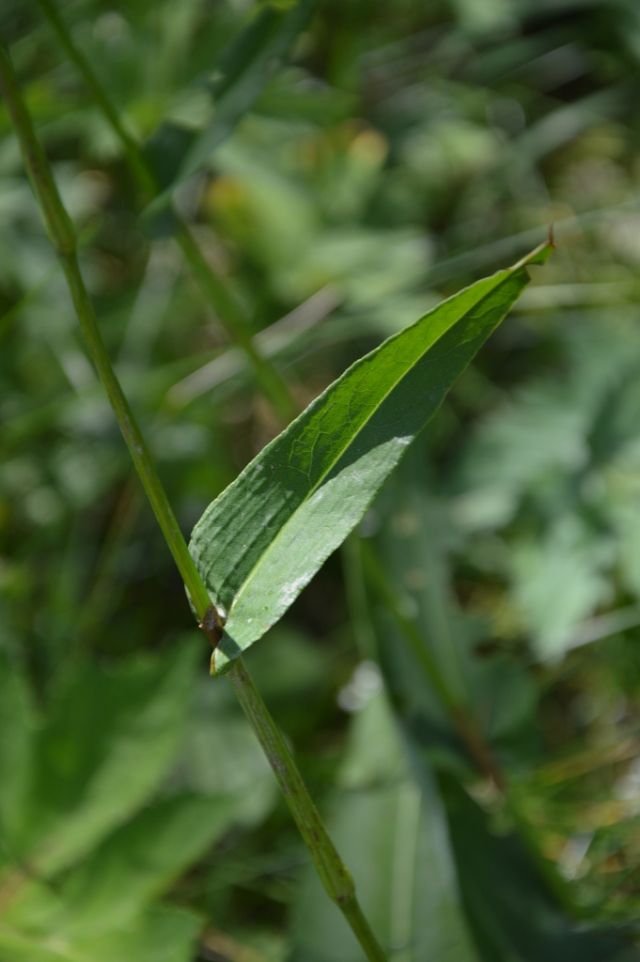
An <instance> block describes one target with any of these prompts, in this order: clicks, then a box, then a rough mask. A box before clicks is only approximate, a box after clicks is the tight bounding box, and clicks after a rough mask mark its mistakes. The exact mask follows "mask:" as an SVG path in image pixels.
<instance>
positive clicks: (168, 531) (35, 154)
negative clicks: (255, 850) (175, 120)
mask: <svg viewBox="0 0 640 962" xmlns="http://www.w3.org/2000/svg"><path fill="white" fill-rule="evenodd" d="M0 90H1V91H2V94H3V97H4V100H5V104H6V106H7V109H8V111H9V114H10V116H11V119H12V121H13V126H14V129H15V131H16V134H17V136H18V140H19V143H20V147H21V150H22V155H23V158H24V163H25V166H26V169H27V172H28V174H29V177H30V180H31V183H32V185H33V189H34V192H35V194H36V196H37V198H38V200H39V202H40V206H41V208H42V212H43V214H44V219H45V222H46V225H47V230H48V232H49V237H50V239H51V242H52V244H53V246H54V248H55V249H56V251H57V253H58V256H59V258H60V261H61V264H62V267H63V270H64V273H65V276H66V279H67V284H68V286H69V290H70V292H71V296H72V299H73V303H74V307H75V311H76V314H77V317H78V321H79V323H80V326H81V329H82V332H83V334H84V337H85V340H86V343H87V348H88V351H89V354H90V356H91V359H92V360H93V362H94V364H95V366H96V369H97V371H98V374H99V376H100V379H101V381H102V384H103V386H104V388H105V390H106V392H107V396H108V398H109V401H110V403H111V406H112V408H113V411H114V413H115V416H116V418H117V421H118V424H119V426H120V430H121V431H122V434H123V437H124V440H125V442H126V444H127V447H128V448H129V453H130V454H131V459H132V461H133V463H134V466H135V469H136V471H137V473H138V475H139V477H140V480H141V481H142V484H143V487H144V490H145V492H146V494H147V497H148V499H149V502H150V504H151V507H152V509H153V512H154V514H155V516H156V519H157V521H158V524H159V525H160V528H161V530H162V533H163V535H164V537H165V540H166V542H167V545H168V547H169V549H170V550H171V553H172V555H173V558H174V560H175V562H176V565H177V567H178V570H179V571H180V574H181V576H182V578H183V581H184V583H185V586H186V588H187V590H188V592H189V595H190V597H191V601H192V604H193V606H194V608H195V610H196V613H197V615H198V618H199V619H200V624H201V626H202V627H204V629H205V632H206V633H208V634H209V635H210V637H212V640H213V635H212V632H213V631H214V628H213V626H210V619H209V617H208V616H209V615H210V614H211V613H212V612H213V613H214V614H217V613H216V612H215V608H214V607H213V605H212V603H211V600H210V598H209V594H208V592H207V589H206V587H205V584H204V582H203V580H202V578H201V576H200V573H199V571H198V569H197V568H196V565H195V563H194V561H193V559H192V557H191V555H190V554H189V550H188V548H187V544H186V542H185V540H184V538H183V536H182V532H181V531H180V527H179V525H178V522H177V519H176V517H175V515H174V513H173V509H172V508H171V505H170V504H169V500H168V498H167V495H166V492H165V490H164V488H163V486H162V483H161V481H160V478H159V476H158V473H157V471H156V469H155V466H154V464H153V461H152V459H151V456H150V453H149V450H148V449H147V447H146V445H145V442H144V438H143V436H142V432H141V431H140V428H139V427H138V425H137V423H136V420H135V418H134V415H133V412H132V411H131V408H130V407H129V404H128V401H127V399H126V397H125V395H124V392H123V390H122V387H121V386H120V382H119V381H118V378H117V376H116V373H115V371H114V370H113V367H112V365H111V361H110V358H109V355H108V352H107V350H106V346H105V344H104V341H103V339H102V335H101V333H100V329H99V326H98V322H97V317H96V314H95V310H94V307H93V303H92V301H91V298H90V297H89V294H88V292H87V289H86V287H85V285H84V280H83V277H82V273H81V271H80V265H79V262H78V256H77V241H76V235H75V230H74V227H73V224H72V223H71V220H70V218H69V215H68V213H67V211H66V209H65V207H64V205H63V204H62V201H61V199H60V195H59V193H58V189H57V187H56V184H55V181H54V179H53V176H52V174H51V170H50V168H49V163H48V161H47V158H46V156H45V154H44V151H43V150H42V147H41V146H40V143H39V141H38V139H37V137H36V134H35V130H34V128H33V124H32V122H31V117H30V116H29V113H28V111H27V109H26V107H25V104H24V101H23V99H22V95H21V93H20V89H19V86H18V82H17V78H16V75H15V72H14V69H13V66H12V64H11V60H10V59H9V55H8V53H7V51H6V50H5V48H4V46H3V45H2V43H0ZM228 675H229V679H230V681H231V684H232V686H233V689H234V691H235V693H236V696H237V698H238V700H239V702H240V704H241V706H242V708H243V710H244V712H245V715H246V717H247V718H248V720H249V722H250V723H251V725H252V727H253V729H254V731H255V732H256V735H257V737H258V740H259V741H260V744H261V745H262V747H263V749H264V752H265V754H266V755H267V758H268V760H269V763H270V764H271V767H272V769H273V771H274V773H275V776H276V778H277V780H278V783H279V784H280V787H281V789H282V792H283V794H284V797H285V800H286V802H287V805H288V806H289V809H290V811H291V813H292V815H293V818H294V821H295V823H296V825H297V827H298V830H299V831H300V834H301V836H302V838H303V840H304V842H305V844H306V845H307V847H308V849H309V852H310V854H311V858H312V860H313V863H314V865H315V868H316V871H317V872H318V875H319V877H320V879H321V881H322V883H323V885H324V887H325V890H326V891H327V893H328V895H329V896H330V898H331V899H332V900H333V901H334V902H335V904H336V905H337V906H338V908H339V909H340V911H341V912H342V914H343V916H344V918H345V920H346V921H347V923H348V924H349V926H350V927H351V929H352V931H353V933H354V935H355V937H356V939H357V940H358V942H359V943H360V946H361V948H362V950H363V952H364V954H365V957H366V958H367V959H368V960H369V962H385V958H386V957H385V954H384V952H383V951H382V949H381V947H380V945H379V944H378V942H377V940H376V937H375V936H374V934H373V932H372V930H371V928H370V926H369V923H368V922H367V920H366V919H365V917H364V915H363V913H362V909H361V907H360V904H359V902H358V898H357V895H356V891H355V885H354V882H353V879H352V878H351V875H350V874H349V871H348V869H347V868H346V866H345V864H344V863H343V861H342V859H341V858H340V855H339V854H338V852H337V850H336V848H335V846H334V844H333V842H332V841H331V838H330V837H329V834H328V832H327V830H326V828H325V826H324V823H323V821H322V819H321V817H320V814H319V812H318V810H317V808H316V806H315V804H314V802H313V800H312V798H311V796H310V794H309V791H308V789H307V787H306V785H305V783H304V780H303V778H302V775H301V774H300V772H299V770H298V767H297V765H296V763H295V761H294V759H293V755H292V754H291V751H290V750H289V748H288V746H287V744H286V742H285V740H284V738H283V736H282V734H281V732H280V731H279V729H278V727H277V725H276V724H275V722H274V720H273V718H272V717H271V715H270V713H269V711H268V709H267V707H266V705H265V703H264V701H263V699H262V696H261V695H260V693H259V691H258V690H257V688H256V687H255V685H254V683H253V681H252V679H251V676H250V675H249V673H248V671H247V669H246V667H245V665H244V664H243V662H242V660H241V659H240V658H237V659H236V660H235V662H234V664H233V666H232V667H231V669H230V671H229V672H228Z"/></svg>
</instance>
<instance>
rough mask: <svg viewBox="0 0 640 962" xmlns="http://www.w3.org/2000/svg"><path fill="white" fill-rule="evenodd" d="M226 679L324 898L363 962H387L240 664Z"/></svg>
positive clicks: (297, 774)
mask: <svg viewBox="0 0 640 962" xmlns="http://www.w3.org/2000/svg"><path fill="white" fill-rule="evenodd" d="M229 679H230V681H231V684H232V685H233V688H234V690H235V693H236V695H237V697H238V701H239V702H240V704H241V705H242V709H243V711H244V713H245V715H246V716H247V718H249V720H250V721H251V724H252V726H253V728H254V730H255V732H256V734H257V736H258V739H259V740H260V744H261V745H262V749H263V751H264V753H265V755H266V756H267V758H268V759H269V762H270V764H271V767H272V768H273V771H274V772H275V775H276V778H277V779H278V782H279V784H280V788H281V789H282V793H283V795H284V797H285V800H286V803H287V805H288V806H289V809H290V811H291V814H292V816H293V819H294V821H295V823H296V825H297V827H298V831H299V832H300V835H301V836H302V838H303V840H304V842H305V843H306V845H307V848H308V849H309V851H310V853H311V857H312V859H313V863H314V865H315V867H316V871H317V873H318V876H319V877H320V880H321V882H322V884H323V885H324V888H325V890H326V892H327V894H328V895H329V897H330V898H331V899H332V900H333V901H334V902H335V903H336V905H337V906H338V908H339V909H340V911H341V912H342V914H343V915H344V917H345V918H346V920H347V922H348V923H349V925H350V926H351V928H352V930H353V932H354V934H355V936H356V938H357V939H358V941H359V942H360V945H361V946H362V948H363V950H364V952H365V955H366V957H367V959H371V960H376V962H384V959H385V958H386V956H385V954H384V952H383V951H382V949H381V948H380V946H379V944H378V942H377V940H376V938H375V936H374V935H373V932H372V931H371V928H370V926H369V923H368V922H367V920H366V918H365V917H364V915H363V913H362V909H361V908H360V905H359V903H358V899H357V896H356V891H355V885H354V882H353V879H352V878H351V875H350V874H349V871H348V869H347V867H346V866H345V865H344V863H343V861H342V859H341V858H340V855H339V854H338V852H337V850H336V848H335V846H334V844H333V842H332V841H331V838H330V837H329V834H328V832H327V830H326V828H325V827H324V823H323V822H322V819H321V817H320V814H319V813H318V810H317V808H316V806H315V804H314V803H313V800H312V798H311V796H310V795H309V792H308V789H307V787H306V785H305V783H304V781H303V779H302V776H301V774H300V772H299V770H298V768H297V766H296V763H295V761H294V760H293V756H292V754H291V752H290V750H289V748H288V746H287V743H286V742H285V740H284V738H283V737H282V733H281V732H280V730H279V729H278V728H277V726H276V724H275V722H274V721H273V719H272V718H271V716H270V715H269V714H268V713H266V712H265V710H264V705H263V702H262V698H261V696H260V693H259V692H258V690H257V689H256V687H255V685H254V684H253V681H252V680H251V677H250V676H249V674H248V673H247V669H246V667H245V666H244V664H243V662H242V661H241V659H240V658H237V659H236V660H235V661H234V663H233V666H232V668H231V669H230V671H229Z"/></svg>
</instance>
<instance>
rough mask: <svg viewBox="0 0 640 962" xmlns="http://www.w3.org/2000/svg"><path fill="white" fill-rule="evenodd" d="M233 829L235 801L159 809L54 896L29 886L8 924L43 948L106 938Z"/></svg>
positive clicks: (198, 800)
mask: <svg viewBox="0 0 640 962" xmlns="http://www.w3.org/2000/svg"><path fill="white" fill-rule="evenodd" d="M234 821H235V815H234V812H233V802H232V799H231V798H230V797H224V796H220V797H219V798H212V797H210V798H203V797H197V796H191V797H189V796H178V797H175V798H170V799H166V800H164V801H161V802H157V803H155V804H154V805H151V806H149V807H148V808H145V809H143V810H142V811H141V812H140V813H139V814H137V815H136V816H134V818H132V819H131V820H130V821H129V822H127V824H126V825H123V826H122V827H120V828H118V829H116V831H115V832H112V833H111V834H110V835H109V836H107V838H106V839H105V840H104V841H103V842H102V844H101V845H100V846H98V847H97V848H96V849H94V850H93V851H92V852H91V854H90V855H89V856H88V857H87V858H86V859H84V860H83V861H82V862H80V863H79V864H78V866H77V867H75V868H74V869H73V870H72V871H71V872H70V873H69V874H67V875H66V876H65V877H64V879H63V880H62V882H60V883H56V885H55V892H54V894H52V890H51V888H50V887H49V886H47V885H38V884H36V885H32V886H27V888H26V890H25V891H24V893H23V894H22V896H21V897H18V898H16V900H15V902H14V903H12V904H11V905H10V907H9V909H8V911H6V912H5V916H4V917H5V920H6V921H7V923H8V924H10V925H11V926H15V928H16V929H19V930H20V931H23V932H28V933H31V934H34V935H35V934H39V935H40V937H41V938H42V939H43V940H45V939H47V938H48V937H50V936H51V934H52V933H55V932H61V933H64V936H65V938H68V939H70V940H76V941H77V940H82V939H84V938H88V937H89V936H91V937H92V938H95V937H97V936H101V935H104V936H105V937H106V936H107V935H109V934H110V933H113V932H116V931H118V930H119V929H121V928H122V927H123V926H127V925H129V924H131V922H132V920H135V919H136V917H137V916H139V915H140V913H141V912H142V911H143V910H144V909H146V907H147V905H148V903H149V902H150V901H151V900H152V899H154V898H156V897H157V896H158V895H159V894H161V893H162V892H163V891H164V890H165V889H166V888H167V886H168V884H169V883H170V882H172V881H173V879H175V878H176V877H177V876H179V875H180V873H181V872H182V871H183V870H184V869H185V868H186V867H187V866H188V865H190V864H191V863H192V862H194V861H195V860H196V859H197V858H198V857H199V856H200V855H201V854H202V853H203V851H205V850H206V848H207V846H208V845H209V844H210V843H211V842H212V840H213V839H215V838H216V837H218V836H219V835H220V834H221V833H222V832H223V831H224V830H225V829H226V828H228V827H229V826H230V824H231V823H232V822H234Z"/></svg>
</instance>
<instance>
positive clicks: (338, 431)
mask: <svg viewBox="0 0 640 962" xmlns="http://www.w3.org/2000/svg"><path fill="white" fill-rule="evenodd" d="M550 251H551V247H550V245H549V244H543V245H541V246H540V247H538V248H536V249H535V250H534V251H532V252H531V254H529V255H528V256H527V257H525V258H523V259H522V260H521V261H519V262H518V264H516V265H514V266H513V267H510V268H507V269H506V270H502V271H498V273H496V274H493V275H492V276H491V277H487V278H485V279H483V280H480V281H477V282H476V283H475V284H472V285H471V286H470V287H467V288H465V289H464V290H462V291H460V292H459V293H458V294H455V295H454V296H453V297H450V298H449V299H447V300H446V301H443V302H442V303H441V304H439V305H438V306H437V307H435V308H434V309H433V310H431V311H429V313H428V314H426V315H425V316H424V317H422V318H421V319H420V320H419V321H417V322H416V323H415V324H413V325H412V326H411V327H408V328H406V329H405V330H403V331H401V332H400V333H398V334H396V335H394V336H393V337H391V338H389V339H388V340H386V341H384V342H383V343H382V344H381V345H380V346H379V347H378V348H376V349H375V350H374V351H372V352H371V353H370V354H367V355H365V357H363V358H361V359H360V360H359V361H357V362H356V363H355V364H353V365H352V366H351V367H350V368H349V369H348V370H347V371H345V373H344V374H343V375H342V376H341V377H340V378H338V379H337V380H336V381H334V382H333V384H331V385H330V386H329V387H328V388H327V389H326V390H325V391H324V393H323V394H321V395H320V396H319V397H318V398H316V400H315V401H313V402H312V404H310V405H309V407H308V408H307V409H306V410H305V411H304V412H303V413H302V414H301V415H300V416H299V417H298V418H296V420H295V421H293V422H292V423H291V424H290V425H289V426H288V427H287V428H286V430H285V431H283V432H282V434H280V435H279V436H278V437H277V438H275V440H273V441H272V442H271V443H270V444H268V445H267V446H266V447H265V448H264V449H263V450H262V451H261V452H260V454H258V455H257V457H256V458H254V459H253V461H251V462H250V464H248V465H247V467H246V468H245V469H244V470H243V471H242V473H241V474H240V475H239V476H238V477H237V478H236V480H235V481H234V482H233V483H232V484H231V485H229V487H228V488H226V489H225V490H224V491H223V492H222V494H220V495H219V497H217V498H216V500H215V501H213V502H212V503H211V504H210V505H209V507H208V508H207V509H206V511H205V512H204V514H203V516H202V518H201V519H200V521H199V522H198V523H197V525H196V526H195V528H194V530H193V534H192V538H191V543H190V551H191V553H192V555H193V558H194V560H195V561H196V564H197V565H198V568H199V570H200V572H201V573H202V576H203V578H204V580H205V583H206V585H207V589H208V590H209V593H210V595H211V598H212V601H213V602H214V604H215V605H216V607H217V608H218V609H219V610H221V611H222V612H223V613H224V614H225V615H226V618H227V622H226V626H225V633H224V636H223V638H222V640H221V642H220V645H219V646H218V649H217V650H216V652H215V665H214V667H215V670H216V671H220V670H221V669H222V668H224V667H225V665H226V664H227V663H228V662H229V661H230V660H232V659H233V658H234V657H237V656H238V655H239V654H240V653H241V652H242V651H244V650H245V649H246V648H248V647H249V646H250V645H251V644H253V642H255V641H257V640H258V639H259V638H261V637H262V635H263V634H264V633H265V632H266V631H267V630H268V629H269V628H270V627H271V626H272V625H273V624H275V622H276V621H277V620H278V619H279V618H280V617H281V616H282V615H283V614H284V612H285V611H286V610H287V608H288V607H289V606H290V605H291V604H292V602H293V601H294V600H295V599H296V598H297V596H298V595H299V593H300V592H301V591H302V589H303V588H304V587H305V586H306V585H307V584H308V582H309V581H310V580H311V578H312V577H313V575H314V574H315V573H316V571H317V570H318V569H319V568H320V567H321V565H322V564H323V562H324V561H325V560H326V558H327V557H328V556H329V555H330V554H331V553H332V552H333V551H334V550H335V549H336V548H337V547H338V546H339V545H340V544H341V543H342V541H343V540H344V539H345V538H346V537H347V535H348V534H349V532H350V531H351V530H352V529H353V528H354V527H355V525H356V524H357V523H358V521H359V520H360V519H361V518H362V516H363V515H364V513H365V511H366V510H367V508H368V506H369V504H370V503H371V500H372V499H373V497H374V495H375V494H376V493H377V491H378V490H379V488H380V487H381V485H382V483H383V482H384V480H385V478H386V477H387V476H388V475H389V473H390V472H391V471H392V470H393V468H394V467H395V466H396V464H397V463H398V461H399V460H400V458H401V457H402V454H403V453H404V451H405V450H406V448H407V446H408V445H409V444H410V443H411V441H413V439H414V438H415V437H416V435H417V434H418V433H419V432H420V430H421V429H422V428H423V427H424V426H425V424H426V423H427V422H428V421H429V419H430V418H431V417H432V415H433V414H434V412H435V411H436V410H437V408H438V407H439V405H440V403H441V402H442V400H443V398H444V397H445V395H446V393H447V391H448V390H449V388H450V387H451V385H452V384H453V382H454V381H455V380H456V378H457V377H458V375H459V374H460V373H461V372H462V371H463V370H464V369H465V367H466V366H467V365H468V364H469V362H470V361H471V360H472V358H473V357H474V356H475V354H476V353H477V351H478V350H479V349H480V347H481V346H482V344H483V343H484V342H485V340H486V339H487V338H488V336H489V335H490V334H491V333H492V331H493V330H494V329H495V328H496V327H497V326H498V324H499V323H500V321H502V319H503V318H504V317H505V315H506V313H507V312H508V310H509V309H510V307H511V306H512V304H513V303H514V301H515V300H516V299H517V297H518V295H519V294H520V292H521V291H522V289H523V287H525V285H526V284H527V283H528V280H529V274H528V272H527V266H528V265H530V264H534V263H542V262H544V261H545V260H546V258H547V257H548V255H549V253H550Z"/></svg>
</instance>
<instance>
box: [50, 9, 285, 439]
mask: <svg viewBox="0 0 640 962" xmlns="http://www.w3.org/2000/svg"><path fill="white" fill-rule="evenodd" d="M38 3H39V5H40V9H41V10H42V12H43V14H44V16H45V17H46V19H47V20H48V21H49V23H50V24H51V27H52V28H53V30H54V31H55V32H56V34H57V36H58V39H59V40H60V44H61V46H62V47H63V48H64V50H65V51H66V53H67V55H68V57H69V59H70V60H71V61H72V63H74V64H75V66H76V67H77V69H78V71H79V72H80V74H81V75H82V78H83V80H84V82H85V84H86V86H87V87H88V88H89V90H91V92H92V94H93V96H94V98H95V100H96V103H97V104H98V106H99V107H100V109H101V111H102V113H103V115H104V117H105V118H106V120H107V122H108V123H109V125H110V126H111V129H112V130H113V132H114V134H115V135H116V137H117V138H118V140H119V141H120V143H121V144H122V148H123V150H124V154H125V157H126V158H127V162H128V163H129V166H130V167H131V170H132V172H133V175H134V177H135V178H136V180H137V181H138V184H139V186H140V189H141V191H142V193H143V195H144V196H145V197H146V199H147V200H151V199H152V198H153V197H155V196H156V195H157V193H158V184H157V182H156V179H155V176H154V173H153V171H152V169H151V168H150V166H149V164H148V163H147V160H146V158H145V156H144V154H143V153H142V151H141V150H140V147H139V145H138V143H137V141H136V139H135V137H133V135H132V134H131V133H130V132H129V131H128V130H127V128H126V127H125V125H124V124H123V123H122V121H121V120H120V117H119V116H118V111H117V110H116V108H115V107H114V105H113V104H112V102H111V100H110V98H109V95H108V93H107V91H106V90H105V89H104V87H103V86H102V84H101V82H100V80H99V79H98V76H97V74H96V73H95V71H94V70H93V67H92V66H91V64H90V63H89V61H88V60H87V58H86V57H85V55H84V54H83V52H82V51H81V50H79V49H78V47H77V46H76V45H75V43H74V42H73V38H72V37H71V34H70V33H69V30H68V29H67V26H66V24H65V22H64V20H63V19H62V17H61V16H60V14H59V13H58V11H57V9H56V6H55V3H54V2H53V0H38ZM172 218H173V221H174V224H175V226H176V241H177V243H178V246H179V247H180V250H181V251H182V253H183V256H184V258H185V260H186V261H187V263H188V264H189V267H190V268H191V271H192V273H193V275H194V277H195V278H196V281H197V282H198V284H199V286H200V290H201V291H202V293H203V294H204V296H205V297H206V299H207V301H208V302H209V303H211V304H212V305H213V308H214V310H215V311H216V314H217V316H218V318H219V320H220V323H221V324H222V326H223V327H224V329H225V330H226V332H227V334H228V335H229V337H230V339H231V340H232V341H233V342H234V343H235V344H237V345H238V347H239V348H240V349H241V350H242V351H243V352H244V354H245V357H246V358H247V361H248V362H249V364H250V366H251V367H252V368H253V372H254V374H255V377H256V380H257V382H258V384H259V385H260V388H261V390H262V392H263V394H264V395H265V397H266V398H267V400H268V401H269V402H270V404H271V405H272V407H273V409H274V411H275V413H276V414H277V416H278V418H279V419H280V420H282V421H284V422H286V421H289V420H290V419H291V418H292V417H293V416H294V415H295V414H297V406H296V403H295V400H294V399H293V397H292V395H291V392H290V390H289V387H288V385H287V383H286V381H285V380H284V379H283V378H282V376H281V375H280V373H279V372H278V369H277V368H276V367H275V366H274V365H273V364H272V363H271V362H270V361H269V359H268V358H266V357H264V356H263V355H262V353H261V352H260V351H259V349H258V348H257V347H256V346H255V344H254V342H253V339H252V337H251V333H250V329H249V325H248V323H247V318H246V316H245V314H244V311H243V309H242V307H241V305H240V304H239V303H238V300H237V298H236V297H235V296H234V295H233V294H232V292H231V291H230V290H229V289H228V285H227V284H226V283H225V282H224V281H223V280H222V278H221V277H219V276H218V275H217V274H216V272H215V271H214V270H213V268H212V267H211V264H210V263H209V262H208V261H207V259H206V258H205V257H204V255H203V253H202V250H201V248H200V246H199V245H198V243H197V241H196V240H195V238H194V236H193V234H192V232H191V230H190V229H189V226H188V225H187V224H186V222H185V221H184V220H183V219H182V218H181V217H180V215H179V214H178V212H177V211H176V210H175V209H174V208H172Z"/></svg>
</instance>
